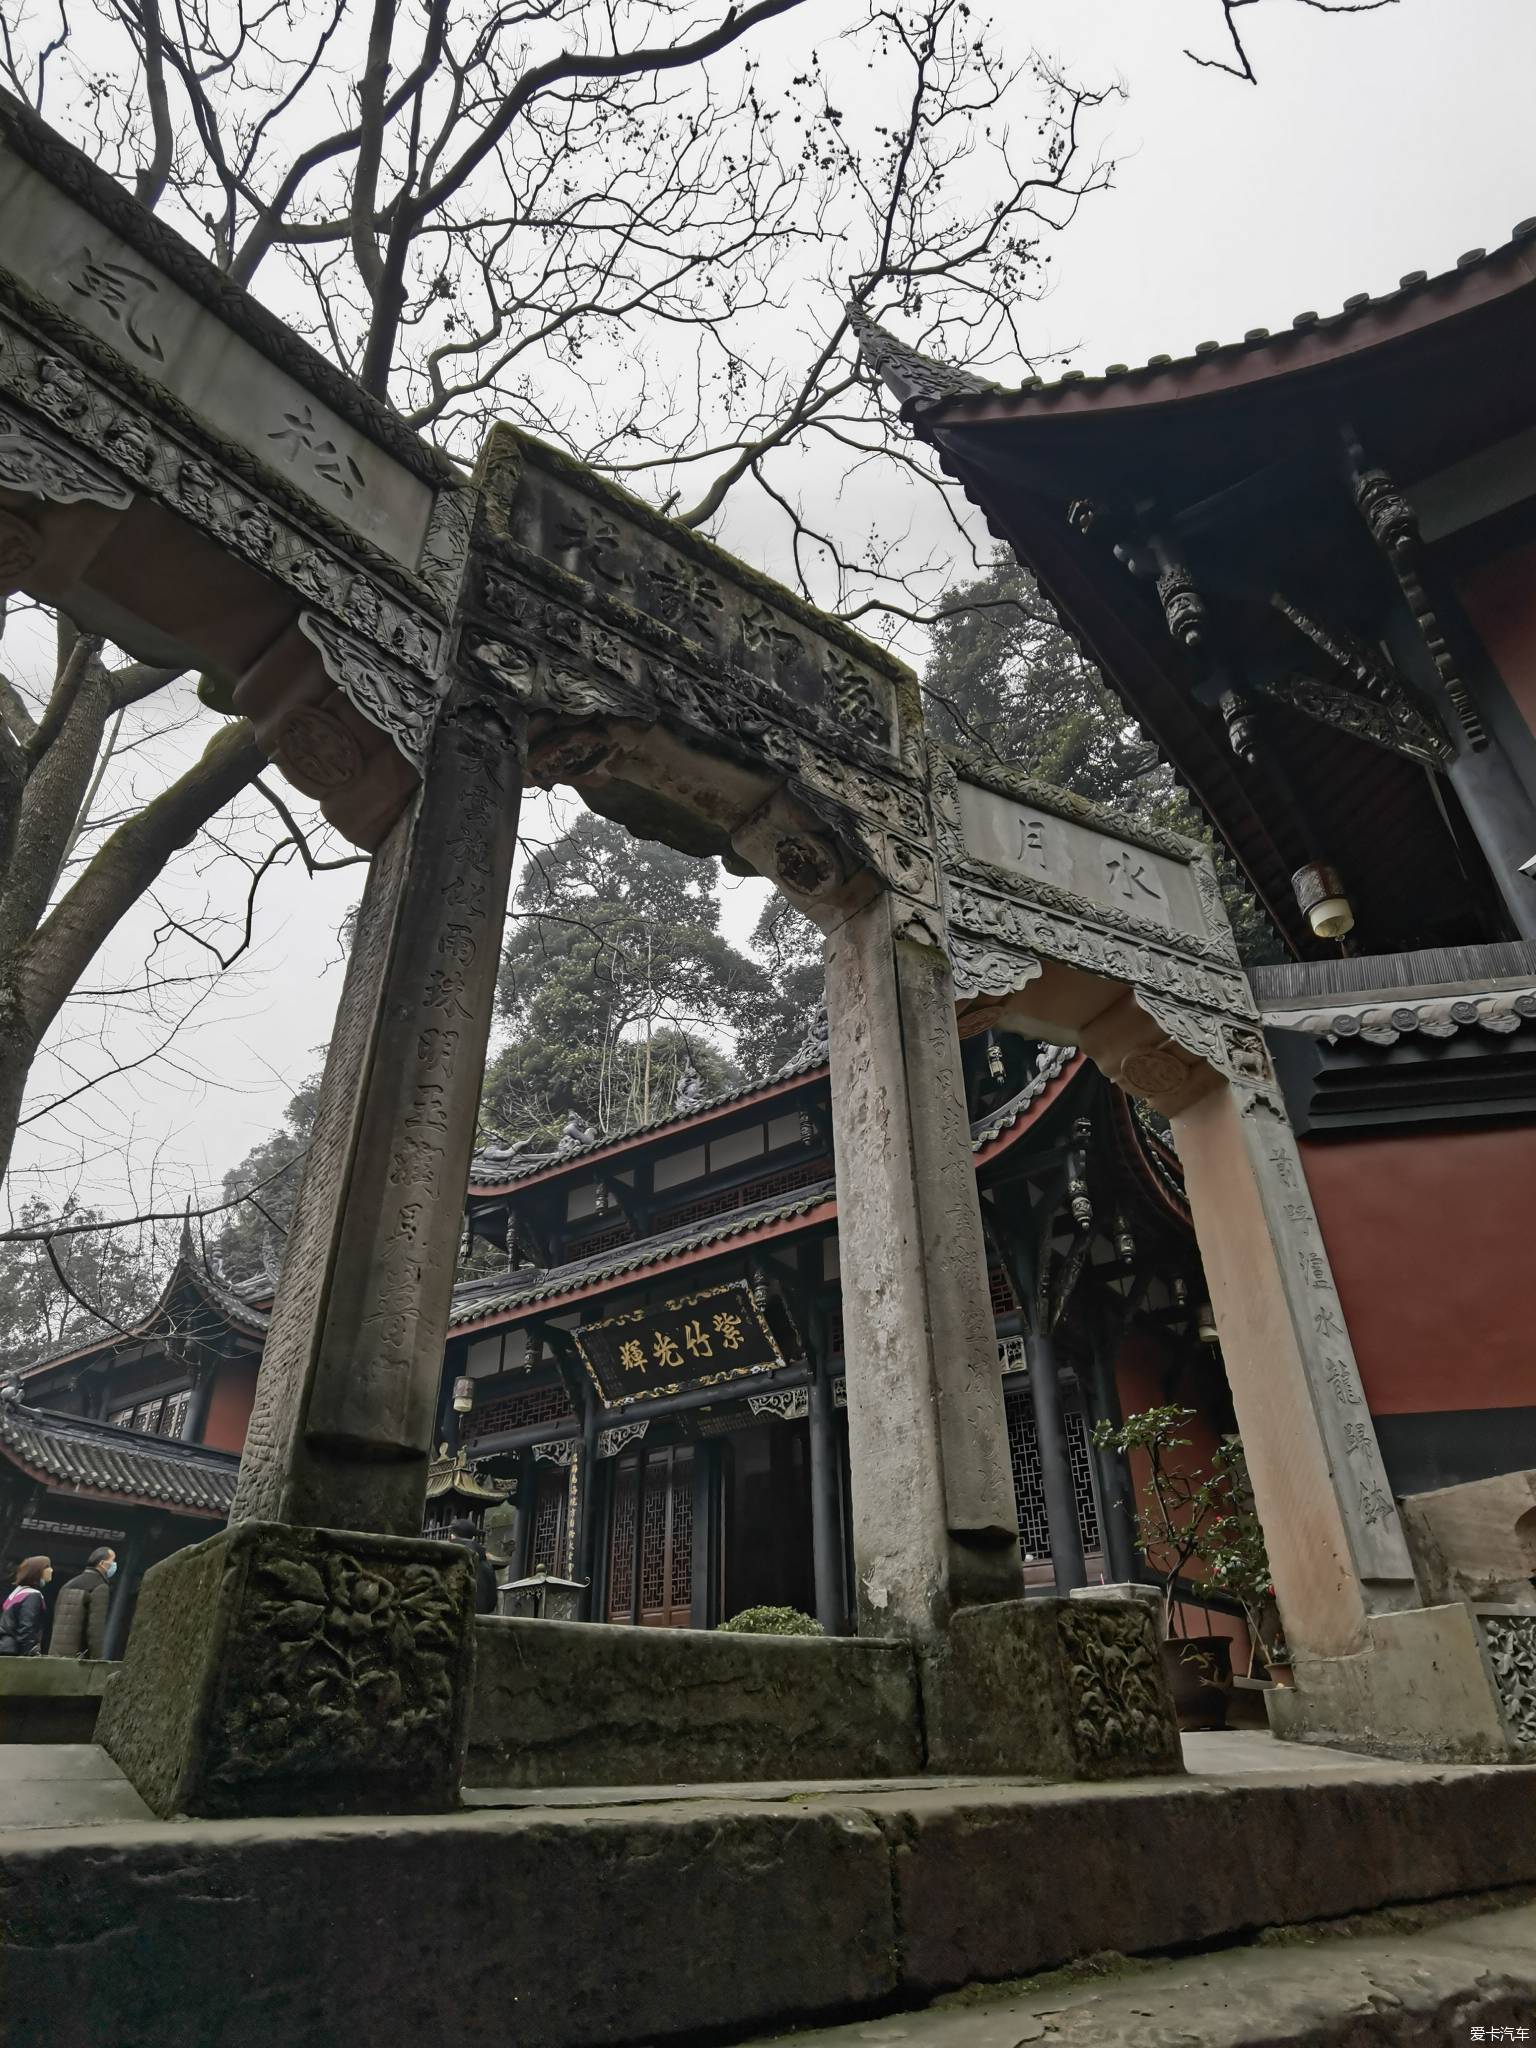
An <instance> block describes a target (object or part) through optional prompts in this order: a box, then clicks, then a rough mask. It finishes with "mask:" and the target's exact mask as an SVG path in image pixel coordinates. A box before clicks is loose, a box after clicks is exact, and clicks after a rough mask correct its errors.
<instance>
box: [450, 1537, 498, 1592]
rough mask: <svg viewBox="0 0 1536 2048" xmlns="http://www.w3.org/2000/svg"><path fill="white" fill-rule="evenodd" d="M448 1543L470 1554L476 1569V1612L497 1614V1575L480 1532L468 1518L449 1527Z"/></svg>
mask: <svg viewBox="0 0 1536 2048" xmlns="http://www.w3.org/2000/svg"><path fill="white" fill-rule="evenodd" d="M448 1541H449V1542H450V1543H457V1544H459V1545H460V1546H461V1547H462V1548H463V1549H465V1550H467V1551H468V1552H469V1556H470V1562H471V1563H472V1564H473V1566H474V1568H475V1612H476V1614H494V1613H495V1612H496V1574H495V1572H494V1571H493V1570H492V1568H491V1561H490V1559H489V1558H488V1557H487V1556H486V1554H485V1545H484V1544H483V1543H482V1542H481V1541H480V1532H479V1530H478V1529H477V1528H476V1527H475V1525H474V1523H473V1522H472V1521H470V1520H469V1518H468V1517H467V1516H465V1517H463V1518H462V1519H461V1520H459V1521H457V1522H453V1523H451V1524H450V1525H449V1529H448Z"/></svg>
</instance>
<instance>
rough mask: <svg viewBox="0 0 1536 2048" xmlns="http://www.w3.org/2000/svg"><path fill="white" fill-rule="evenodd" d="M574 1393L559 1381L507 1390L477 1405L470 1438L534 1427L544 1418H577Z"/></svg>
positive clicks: (468, 1436) (573, 1419) (568, 1419)
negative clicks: (542, 1385) (518, 1390)
mask: <svg viewBox="0 0 1536 2048" xmlns="http://www.w3.org/2000/svg"><path fill="white" fill-rule="evenodd" d="M574 1421H575V1417H574V1416H573V1415H572V1413H571V1397H570V1395H569V1394H568V1393H567V1392H566V1391H565V1388H564V1387H563V1386H561V1385H560V1384H559V1382H558V1381H556V1382H555V1383H554V1384H553V1385H551V1386H547V1387H525V1388H524V1389H523V1390H522V1391H521V1392H520V1393H516V1394H503V1395H502V1396H501V1397H500V1398H499V1399H498V1400H495V1401H487V1402H486V1403H485V1405H484V1406H483V1407H480V1408H476V1410H475V1411H474V1413H473V1415H471V1417H470V1418H469V1430H468V1432H467V1435H466V1441H468V1440H469V1439H470V1438H473V1437H477V1436H499V1435H500V1433H501V1432H502V1431H503V1430H504V1429H532V1428H533V1427H534V1425H535V1424H536V1423H540V1422H574Z"/></svg>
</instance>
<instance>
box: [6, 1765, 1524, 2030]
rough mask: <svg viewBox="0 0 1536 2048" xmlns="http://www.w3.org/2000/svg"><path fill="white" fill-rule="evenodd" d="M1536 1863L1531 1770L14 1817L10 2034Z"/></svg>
mask: <svg viewBox="0 0 1536 2048" xmlns="http://www.w3.org/2000/svg"><path fill="white" fill-rule="evenodd" d="M1532 1881H1536V1770H1527V1769H1521V1768H1514V1769H1511V1768H1509V1767H1504V1768H1502V1769H1497V1768H1495V1769H1463V1770H1453V1771H1428V1770H1412V1769H1408V1768H1404V1767H1401V1766H1398V1767H1391V1766H1386V1767H1381V1768H1379V1769H1373V1768H1372V1767H1369V1766H1363V1767H1362V1768H1361V1769H1360V1770H1359V1771H1358V1772H1355V1771H1344V1770H1339V1771H1330V1772H1328V1773H1327V1774H1326V1775H1321V1774H1312V1775H1309V1776H1306V1777H1302V1776H1298V1777H1295V1778H1291V1777H1279V1776H1277V1775H1275V1774H1265V1775H1264V1776H1262V1777H1259V1776H1253V1777H1249V1778H1232V1779H1225V1780H1215V1779H1203V1780H1201V1779H1195V1780H1191V1779H1183V1780H1178V1779H1175V1780H1165V1781H1161V1782H1157V1781H1147V1780H1142V1781H1137V1782H1129V1783H1121V1784H1108V1785H1102V1786H1096V1787H1082V1786H1067V1785H1054V1786H1039V1785H1035V1786H1022V1785H998V1784H993V1785H988V1786H953V1785H951V1786H945V1785H933V1786H925V1787H916V1788H894V1787H893V1788H889V1789H885V1790H877V1789H873V1788H870V1789H868V1790H855V1791H838V1790H835V1789H826V1790H821V1791H818V1790H816V1789H815V1788H810V1787H807V1788H804V1789H802V1790H799V1791H797V1792H795V1793H794V1794H793V1795H780V1796H777V1797H769V1796H763V1797H759V1798H757V1799H753V1798H751V1797H749V1796H721V1797H718V1798H714V1797H708V1798H706V1797H702V1796H695V1797H691V1798H680V1799H677V1800H674V1801H668V1800H665V1799H662V1798H655V1799H651V1800H649V1801H647V1800H645V1799H643V1798H641V1797H637V1800H636V1803H635V1804H633V1805H613V1804H610V1805H606V1806H598V1805H591V1804H588V1805H575V1804H573V1805H570V1806H560V1807H555V1806H523V1807H518V1808H513V1809H507V1808H502V1809H490V1810H482V1811H479V1812H475V1813H467V1814H459V1815H444V1816H401V1817H396V1818H389V1819H375V1820H346V1819H335V1820H325V1819H312V1820H300V1821H284V1820H259V1821H213V1822H198V1823H190V1824H189V1823H174V1822H173V1823H161V1822H156V1823H147V1824H145V1825H143V1826H141V1827H133V1828H125V1827H115V1828H74V1829H67V1830H66V1829H54V1830H46V1831H39V1832H37V1833H34V1834H13V1835H11V1836H9V1837H5V1838H0V1940H3V1950H4V1959H5V1978H6V1986H7V1990H6V2001H7V2007H8V2011H9V2014H10V2016H11V2021H12V2023H14V2024H16V2025H17V2026H18V2027H19V2031H17V2032H14V2033H13V2034H12V2035H11V2036H10V2042H9V2048H32V2044H33V2043H34V2042H35V2043H36V2044H38V2048H43V2044H44V2043H45V2042H46V2043H47V2048H99V2043H100V2042H102V2041H104V2040H110V2041H112V2042H113V2043H114V2048H137V2044H140V2043H142V2044H145V2048H149V2044H151V2043H153V2044H154V2048H166V2044H170V2043H178V2042H183V2041H187V2042H190V2041H194V2040H195V2041H197V2042H199V2043H200V2044H204V2043H206V2044H215V2043H216V2044H217V2048H271V2043H272V2042H274V2041H283V2042H292V2043H294V2044H299V2043H304V2044H308V2043H311V2042H315V2043H319V2042H324V2043H325V2044H326V2048H394V2044H397V2043H398V2044H401V2048H405V2044H410V2048H419V2044H420V2043H421V2042H422V2041H425V2040H449V2039H451V2040H453V2041H455V2042H456V2043H460V2044H463V2048H478V2044H481V2043H484V2044H487V2048H489V2044H491V2043H492V2042H495V2043H498V2044H501V2043H504V2042H505V2041H507V2040H508V2039H511V2040H514V2041H515V2042H516V2043H517V2048H620V2044H636V2043H641V2042H650V2041H660V2040H664V2039H669V2038H671V2039H677V2038H680V2037H682V2038H687V2037H708V2038H710V2039H713V2040H725V2039H730V2038H738V2037H746V2036H749V2035H751V2034H753V2033H762V2032H764V2031H768V2030H771V2029H774V2028H777V2027H782V2026H786V2025H791V2024H801V2025H804V2024H815V2023H820V2024H823V2025H825V2024H827V2023H829V2022H833V2021H837V2020H846V2019H850V2018H854V2017H857V2016H859V2015H877V2014H881V2013H888V2012H891V2011H893V2010H895V2009H898V2008H901V2007H914V2006H919V2005H921V2004H923V2003H924V2002H925V2001H927V2000H928V1999H930V1998H932V1997H933V1996H934V1995H935V1994H937V1993H939V1992H943V1991H946V1990H953V1989H956V1988H958V1987H959V1986H961V1985H964V1984H968V1983H975V1982H980V1981H987V1980H991V1981H997V1980H1000V1979H1005V1978H1010V1977H1019V1976H1027V1975H1030V1974H1032V1973H1035V1972H1037V1971H1040V1970H1044V1969H1050V1968H1054V1967H1056V1966H1058V1965H1060V1964H1062V1963H1065V1962H1068V1961H1071V1960H1072V1959H1074V1958H1076V1957H1079V1956H1082V1955H1085V1954H1088V1953H1092V1952H1095V1951H1101V1950H1104V1949H1106V1948H1114V1949H1118V1950H1120V1951H1122V1952H1123V1953H1125V1954H1128V1955H1134V1954H1148V1953H1159V1952H1163V1951H1166V1950H1168V1949H1171V1948H1179V1947H1184V1946H1188V1945H1191V1944H1200V1943H1210V1942H1216V1941H1221V1940H1225V1939H1230V1938H1232V1937H1234V1936H1238V1937H1240V1936H1242V1935H1244V1934H1247V1933H1251V1932H1253V1931H1255V1930H1257V1929H1260V1928H1263V1927H1269V1926H1283V1925H1295V1924H1298V1923H1303V1922H1307V1921H1315V1920H1327V1919H1337V1918H1340V1917H1342V1916H1344V1915H1347V1914H1351V1913H1360V1912H1369V1911H1374V1910H1377V1909H1379V1908H1381V1907H1383V1906H1388V1905H1394V1904H1405V1903H1410V1902H1418V1901H1426V1900H1432V1899H1437V1898H1445V1897H1452V1896H1457V1895H1464V1894H1478V1893H1488V1892H1497V1891H1499V1890H1501V1889H1503V1888H1506V1887H1510V1886H1514V1885H1519V1884H1523V1883H1529V1882H1532ZM680 1944H681V1945H682V1946H681V1948H680V1946H679V1945H680ZM680 1957H681V1958H682V1959H683V1961H684V1962H685V1964H686V1966H685V1967H683V1966H680V1965H679V1958H680ZM60 1985H67V1987H68V1996H67V1997H60V1996H59V1995H58V1987H59V1986H60ZM29 2015H31V2016H32V2017H31V2018H29V2017H28V2016H29ZM34 2021H35V2025H34Z"/></svg>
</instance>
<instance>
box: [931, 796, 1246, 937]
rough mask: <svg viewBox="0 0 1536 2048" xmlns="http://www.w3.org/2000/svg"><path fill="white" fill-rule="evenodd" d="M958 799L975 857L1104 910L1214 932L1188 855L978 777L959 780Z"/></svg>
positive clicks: (965, 838) (1187, 930) (1186, 930)
mask: <svg viewBox="0 0 1536 2048" xmlns="http://www.w3.org/2000/svg"><path fill="white" fill-rule="evenodd" d="M958 800H959V808H960V820H959V822H960V833H961V839H962V843H963V846H964V850H965V853H966V854H967V855H968V856H969V858H970V859H972V860H976V861H982V862H985V863H986V864H987V865H988V866H989V867H994V868H1004V869H1007V870H1008V871H1009V872H1011V873H1014V874H1019V875H1024V876H1028V877H1032V878H1034V879H1036V880H1038V881H1040V882H1042V883H1045V884H1047V885H1049V886H1050V887H1051V888H1053V889H1058V890H1063V891H1066V892H1067V893H1069V894H1070V895H1073V896H1076V897H1079V898H1081V899H1082V900H1083V901H1084V902H1085V903H1086V904H1090V905H1092V906H1094V907H1095V908H1097V909H1099V910H1108V911H1114V912H1121V913H1128V914H1130V915H1132V916H1134V917H1137V918H1140V919H1144V920H1146V921H1147V922H1149V923H1151V924H1154V925H1162V926H1165V927H1167V928H1168V929H1169V930H1170V932H1178V933H1181V934H1187V935H1189V936H1190V937H1192V938H1197V939H1205V938H1208V937H1209V936H1210V926H1209V921H1208V919H1207V917H1206V914H1205V909H1204V906H1203V905H1202V902H1201V898H1200V891H1199V888H1198V886H1197V884H1196V880H1195V877H1194V876H1193V875H1192V874H1191V872H1190V870H1189V868H1188V866H1187V865H1186V864H1185V863H1183V862H1181V861H1176V860H1173V859H1170V858H1169V857H1168V856H1167V855H1165V854H1159V853H1152V852H1150V851H1148V850H1147V849H1145V848H1143V847H1139V846H1129V845H1126V844H1125V843H1124V842H1123V841H1121V840H1118V839H1114V838H1111V837H1109V836H1108V835H1107V834H1105V833H1103V832H1098V831H1095V830H1093V829H1092V828H1091V827H1090V826H1087V825H1084V824H1080V823H1079V822H1078V821H1077V820H1076V819H1072V818H1060V817H1052V816H1049V815H1047V814H1046V813H1044V812H1041V811H1036V810H1033V809H1031V808H1029V807H1028V806H1027V805H1024V804H1021V803H1019V802H1018V801H1016V800H1015V799H1014V798H1012V797H1008V796H1003V795H1001V794H1000V793H999V792H998V791H996V790H991V789H984V788H982V787H981V786H980V785H979V784H977V783H974V782H965V781H961V782H960V783H959V785H958Z"/></svg>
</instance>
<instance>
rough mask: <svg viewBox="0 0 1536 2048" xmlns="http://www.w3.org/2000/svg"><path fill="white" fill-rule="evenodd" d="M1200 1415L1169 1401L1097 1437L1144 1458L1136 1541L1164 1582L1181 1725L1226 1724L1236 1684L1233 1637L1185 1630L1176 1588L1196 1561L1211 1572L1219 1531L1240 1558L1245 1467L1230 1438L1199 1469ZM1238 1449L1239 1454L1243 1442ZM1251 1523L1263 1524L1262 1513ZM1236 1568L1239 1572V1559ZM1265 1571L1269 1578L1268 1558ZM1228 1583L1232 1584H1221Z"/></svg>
mask: <svg viewBox="0 0 1536 2048" xmlns="http://www.w3.org/2000/svg"><path fill="white" fill-rule="evenodd" d="M1194 1419H1195V1411H1194V1409H1193V1408H1184V1407H1180V1406H1179V1404H1178V1403H1177V1402H1169V1403H1165V1404H1164V1405H1163V1406H1161V1407H1157V1408H1144V1409H1143V1410H1142V1411H1141V1412H1140V1414H1137V1415H1128V1416H1126V1418H1125V1420H1124V1421H1123V1422H1122V1423H1121V1424H1120V1426H1119V1427H1118V1428H1116V1427H1115V1426H1114V1424H1112V1423H1108V1422H1101V1423H1100V1424H1099V1425H1098V1427H1097V1428H1096V1429H1095V1430H1094V1432H1093V1440H1094V1443H1095V1444H1096V1445H1097V1446H1098V1448H1099V1449H1100V1450H1111V1451H1118V1452H1119V1453H1120V1454H1121V1455H1122V1456H1123V1457H1130V1456H1132V1455H1133V1454H1139V1456H1140V1457H1141V1459H1142V1460H1143V1461H1144V1463H1145V1470H1146V1478H1145V1480H1144V1481H1143V1483H1142V1487H1141V1495H1140V1500H1139V1502H1138V1506H1137V1511H1136V1537H1135V1541H1136V1548H1137V1549H1138V1550H1139V1551H1140V1552H1141V1555H1142V1557H1143V1559H1144V1560H1145V1562H1146V1565H1147V1568H1148V1570H1149V1572H1151V1573H1152V1575H1153V1576H1154V1577H1155V1578H1156V1579H1157V1580H1158V1581H1159V1582H1160V1583H1161V1585H1162V1589H1163V1634H1164V1636H1165V1638H1166V1640H1165V1642H1164V1645H1163V1662H1164V1666H1165V1668H1166V1669H1167V1672H1168V1682H1169V1685H1170V1686H1171V1688H1172V1691H1173V1702H1174V1706H1175V1708H1176V1710H1177V1712H1178V1716H1179V1722H1180V1725H1181V1726H1182V1727H1185V1728H1222V1727H1225V1725H1226V1718H1227V1700H1228V1697H1229V1695H1230V1693H1231V1690H1232V1641H1231V1638H1230V1637H1229V1636H1224V1635H1198V1636H1192V1635H1189V1634H1187V1633H1185V1629H1184V1616H1183V1610H1182V1607H1181V1603H1180V1601H1179V1598H1178V1592H1177V1589H1178V1584H1179V1581H1180V1579H1181V1578H1184V1577H1185V1576H1186V1574H1187V1573H1188V1571H1189V1568H1190V1566H1191V1565H1193V1564H1195V1563H1197V1562H1198V1563H1201V1564H1203V1565H1204V1566H1205V1567H1206V1571H1207V1574H1208V1575H1209V1573H1210V1551H1211V1548H1212V1544H1213V1539H1214V1537H1215V1536H1216V1534H1217V1533H1218V1532H1220V1533H1221V1534H1222V1535H1223V1536H1224V1537H1225V1538H1226V1539H1227V1541H1226V1543H1225V1545H1224V1546H1223V1554H1224V1555H1227V1554H1230V1556H1231V1557H1232V1558H1233V1559H1234V1560H1235V1559H1236V1557H1237V1556H1238V1554H1239V1549H1240V1546H1239V1544H1238V1543H1237V1542H1236V1540H1235V1531H1234V1527H1233V1524H1234V1522H1235V1520H1236V1519H1237V1517H1238V1516H1239V1513H1240V1508H1241V1503H1240V1501H1239V1498H1238V1496H1237V1495H1236V1493H1235V1492H1234V1477H1235V1473H1236V1471H1237V1470H1238V1469H1239V1468H1238V1467H1237V1466H1236V1465H1234V1462H1233V1453H1232V1450H1231V1449H1230V1448H1229V1445H1228V1444H1223V1445H1221V1446H1220V1447H1219V1448H1218V1451H1217V1453H1216V1456H1215V1457H1214V1458H1213V1459H1212V1461H1211V1464H1210V1467H1209V1469H1207V1470H1201V1469H1200V1467H1199V1466H1198V1464H1197V1463H1196V1461H1195V1460H1194V1458H1193V1457H1189V1456H1185V1455H1183V1454H1184V1453H1190V1452H1193V1450H1194V1439H1193V1437H1191V1436H1190V1434H1189V1425H1190V1423H1191V1422H1193V1421H1194ZM1233 1441H1234V1442H1235V1440H1233ZM1236 1456H1237V1458H1238V1459H1239V1460H1240V1458H1241V1450H1240V1448H1239V1449H1238V1450H1237V1452H1236ZM1253 1527H1254V1529H1255V1530H1257V1527H1258V1521H1257V1517H1254V1518H1253ZM1260 1541H1261V1543H1262V1538H1261V1539H1260ZM1243 1554H1244V1555H1245V1556H1246V1552H1244V1553H1243ZM1232 1568H1233V1570H1234V1572H1235V1571H1236V1565H1235V1563H1234V1564H1233V1567H1232ZM1264 1571H1265V1575H1266V1583H1267V1575H1268V1564H1267V1562H1266V1564H1265V1566H1264ZM1222 1590H1224V1591H1232V1590H1234V1589H1233V1588H1230V1587H1227V1586H1225V1585H1223V1588H1222ZM1238 1597H1241V1596H1238ZM1245 1611H1246V1609H1245Z"/></svg>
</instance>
